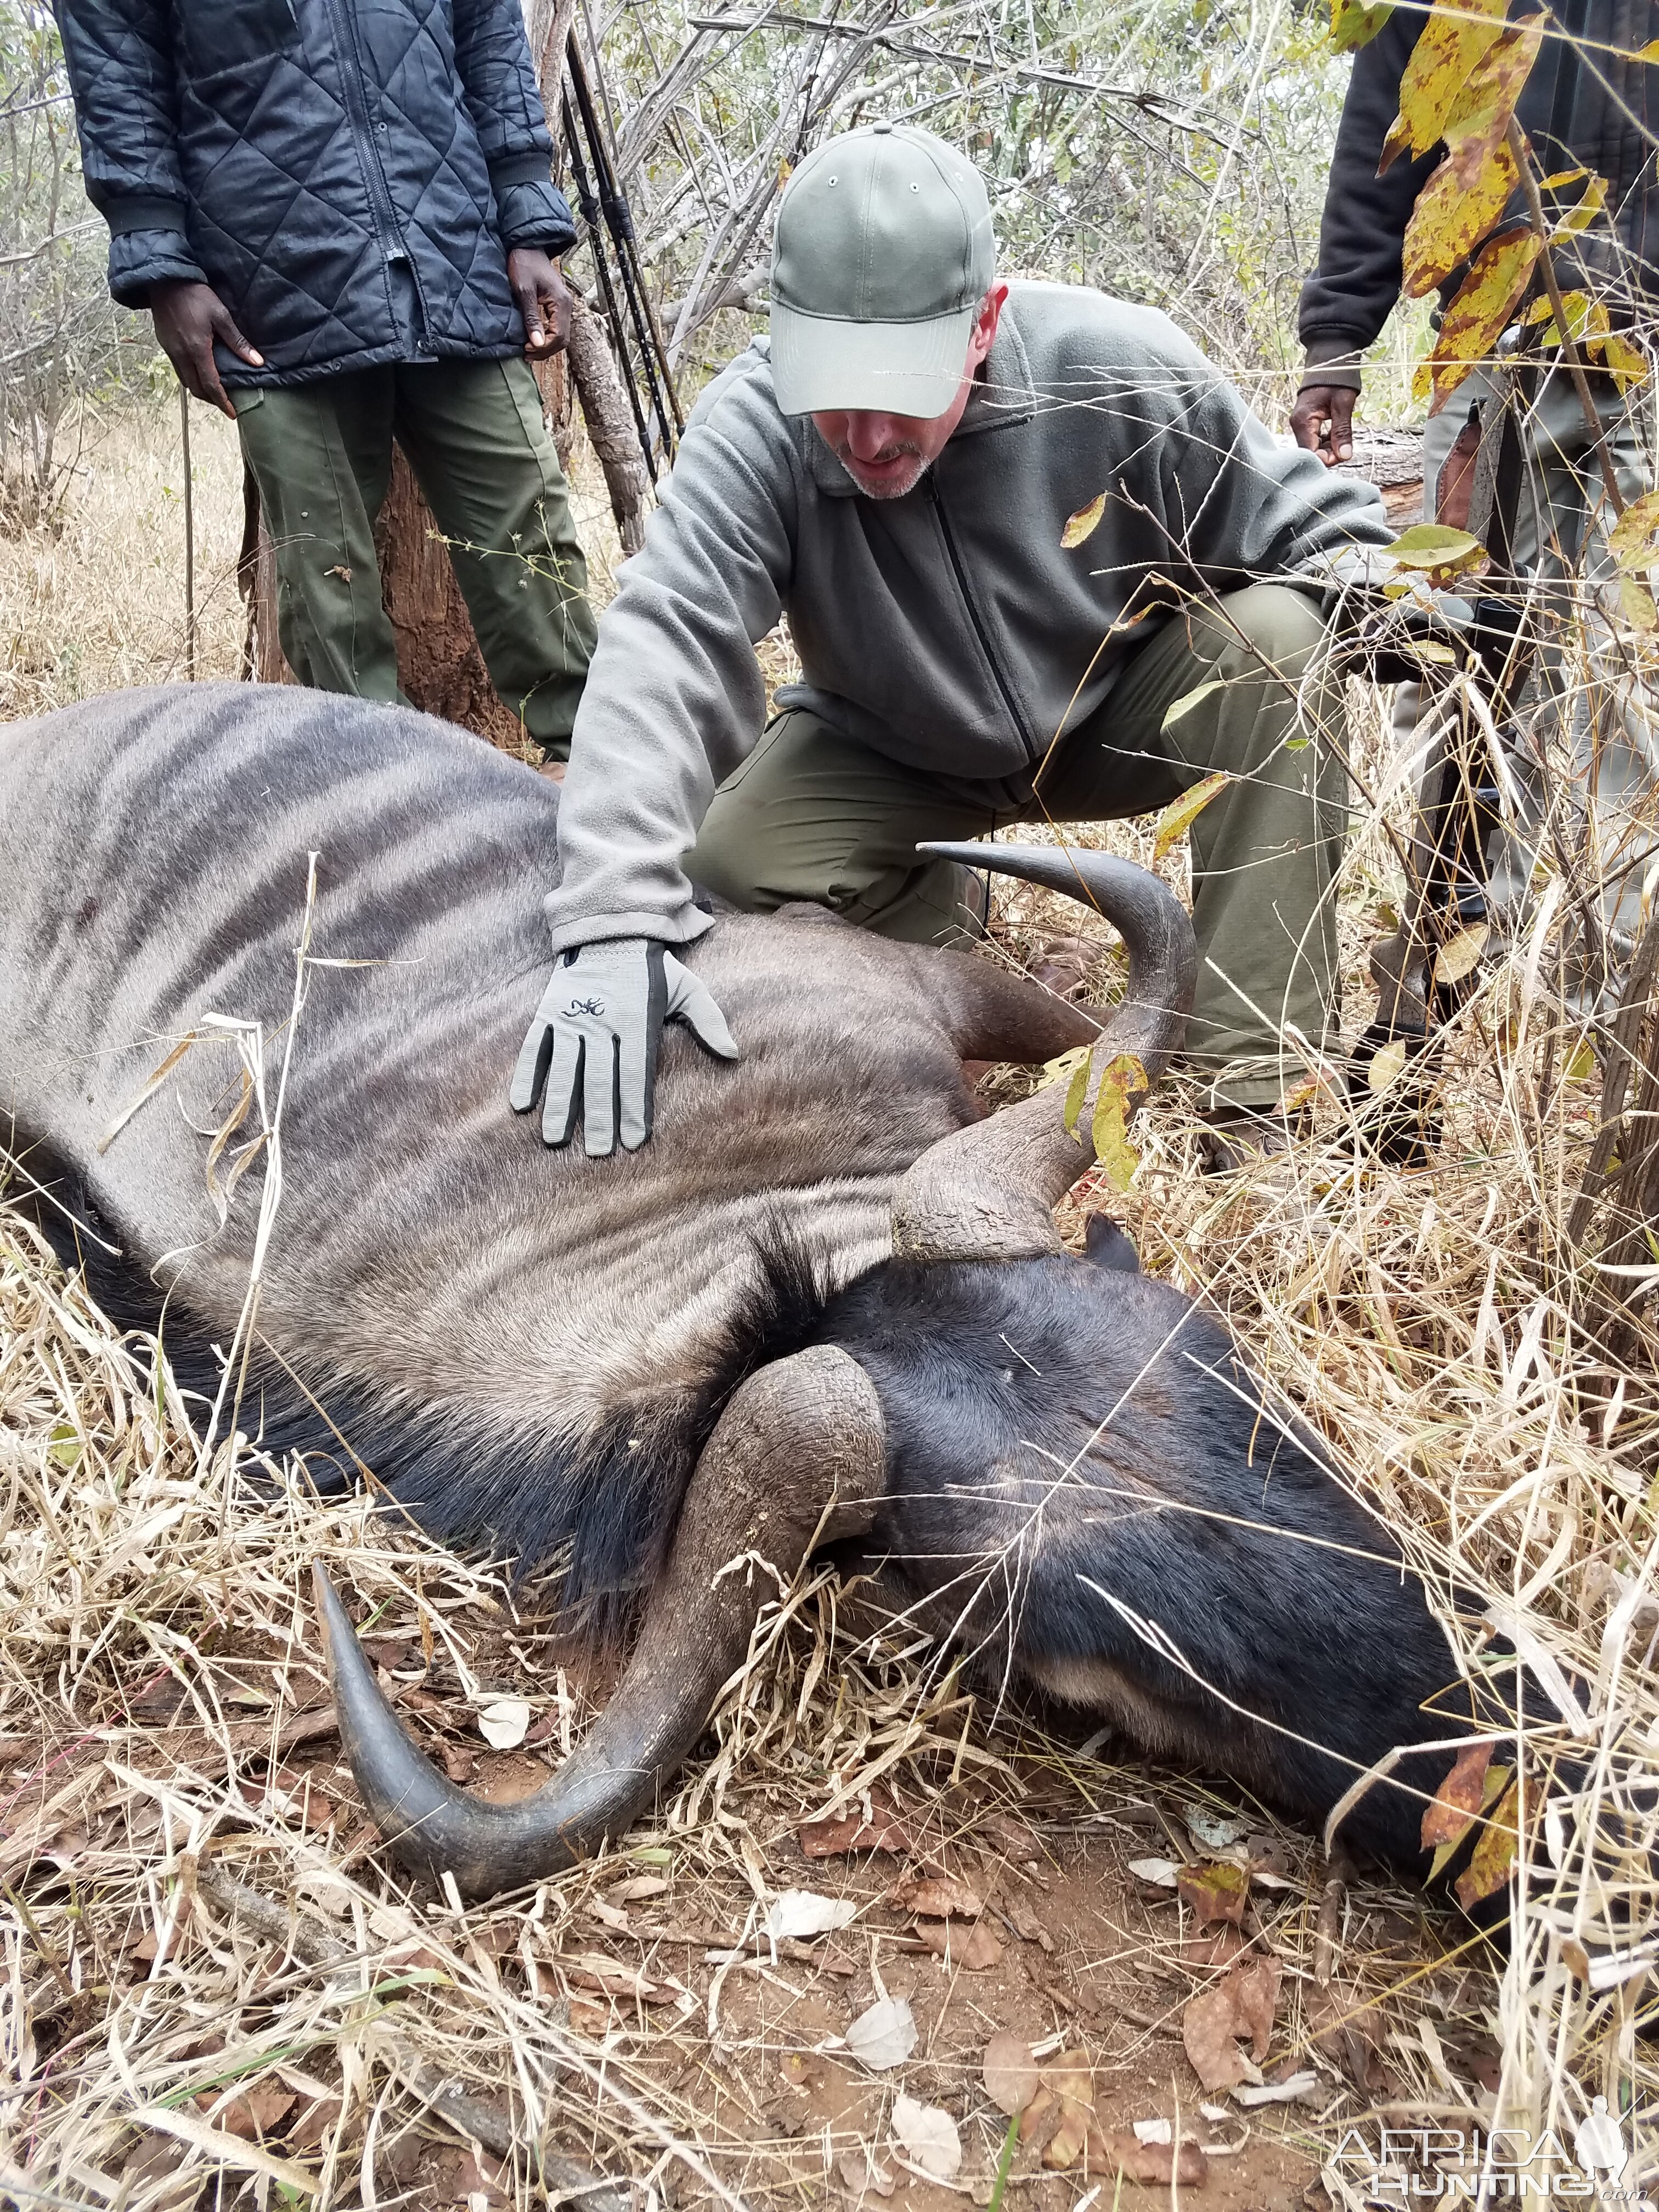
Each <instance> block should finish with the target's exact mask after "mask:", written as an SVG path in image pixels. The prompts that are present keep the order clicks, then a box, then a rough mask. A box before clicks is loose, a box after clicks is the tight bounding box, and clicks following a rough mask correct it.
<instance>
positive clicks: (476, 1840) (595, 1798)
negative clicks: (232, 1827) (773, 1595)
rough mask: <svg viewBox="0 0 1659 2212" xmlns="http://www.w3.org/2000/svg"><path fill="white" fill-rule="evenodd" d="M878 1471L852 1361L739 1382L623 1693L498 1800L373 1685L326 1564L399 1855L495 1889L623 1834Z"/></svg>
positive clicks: (872, 1487)
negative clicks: (778, 1595) (536, 1786)
mask: <svg viewBox="0 0 1659 2212" xmlns="http://www.w3.org/2000/svg"><path fill="white" fill-rule="evenodd" d="M883 1468H884V1447H883V1437H882V1422H881V1409H880V1406H879V1404H878V1400H877V1397H876V1393H875V1388H874V1386H873V1384H872V1383H871V1381H870V1378H869V1376H867V1375H866V1373H865V1372H864V1370H863V1369H862V1368H861V1367H860V1365H859V1364H858V1363H857V1362H856V1360H854V1359H851V1358H848V1355H847V1353H845V1352H840V1351H836V1350H835V1349H834V1348H833V1347H830V1346H817V1347H815V1348H814V1349H812V1350H811V1351H807V1352H797V1353H795V1355H794V1356H793V1358H788V1359H780V1360H775V1361H774V1362H773V1363H772V1364H771V1365H770V1366H768V1367H763V1368H762V1369H761V1370H760V1372H759V1373H758V1374H756V1375H751V1376H750V1377H749V1379H748V1380H747V1381H746V1382H745V1383H743V1384H742V1385H741V1386H740V1387H739V1389H738V1390H737V1391H735V1392H734V1393H733V1395H732V1399H731V1401H730V1403H729V1404H728V1405H727V1407H726V1410H725V1412H724V1413H722V1414H721V1415H720V1420H719V1422H718V1423H717V1425H716V1426H715V1429H714V1434H713V1435H712V1436H711V1437H709V1439H708V1443H707V1444H706V1445H705V1446H704V1448H703V1452H702V1457H701V1458H700V1459H699V1461H698V1462H697V1467H696V1474H694V1475H693V1476H692V1478H691V1482H690V1487H689V1488H688V1490H687V1492H686V1495H685V1503H684V1506H683V1507H682V1509H681V1511H680V1517H679V1524H678V1528H677V1529H676V1531H675V1535H674V1541H673V1546H672V1548H671V1552H670V1554H669V1559H668V1565H667V1567H666V1569H665V1571H664V1573H663V1575H662V1577H661V1579H660V1580H659V1583H657V1585H656V1588H655V1589H654V1590H653V1593H652V1596H651V1599H650V1601H649V1603H648V1605H647V1610H646V1617H645V1621H644V1625H643V1626H642V1628H641V1632H640V1637H639V1641H638V1643H637V1644H635V1648H634V1652H633V1656H632V1657H631V1658H630V1659H629V1663H628V1666H627V1668H626V1669H625V1670H624V1672H623V1678H622V1680H621V1681H620V1682H619V1683H618V1684H617V1689H616V1692H615V1694H614V1695H613V1696H612V1697H611V1700H610V1702H609V1704H608V1705H606V1706H605V1711H604V1712H603V1713H601V1714H600V1716H599V1719H598V1720H597V1721H596V1722H595V1723H594V1724H593V1727H592V1729H591V1730H590V1731H589V1733H588V1735H586V1738H585V1739H584V1740H583V1741H582V1742H581V1744H580V1746H579V1747H577V1749H576V1750H575V1751H574V1752H573V1753H571V1755H570V1757H569V1758H568V1759H566V1761H565V1762H564V1765H562V1767H561V1768H560V1770H559V1771H558V1773H557V1774H556V1776H555V1778H553V1780H552V1781H551V1782H550V1783H549V1784H547V1785H546V1786H545V1787H544V1789H541V1790H538V1791H537V1792H536V1793H535V1795H534V1796H530V1797H524V1798H520V1800H519V1801H518V1802H516V1803H513V1804H507V1805H492V1804H490V1803H489V1802H487V1801H485V1800H483V1799H481V1798H477V1797H469V1796H466V1795H465V1793H464V1792H463V1791H461V1790H457V1789H456V1788H454V1786H453V1784H451V1783H449V1782H447V1781H446V1780H445V1778H443V1776H442V1775H441V1774H440V1773H439V1772H438V1771H436V1769H435V1767H433V1766H432V1765H430V1764H429V1763H428V1760H427V1759H425V1758H424V1757H423V1756H422V1753H420V1752H419V1751H418V1750H417V1749H416V1747H415V1745H414V1744H413V1742H411V1741H410V1738H409V1736H408V1735H406V1734H405V1732H404V1728H403V1724H402V1723H401V1722H399V1721H398V1719H397V1718H396V1717H395V1716H394V1715H393V1713H392V1708H391V1707H390V1705H387V1703H386V1699H385V1698H383V1697H382V1696H381V1694H380V1687H379V1685H378V1684H377V1683H376V1681H375V1679H374V1671H373V1669H372V1668H371V1667H370V1665H369V1663H368V1659H367V1657H366V1656H364V1653H363V1650H362V1646H361V1645H360V1644H358V1642H357V1638H356V1633H355V1632H354V1631H353V1629H352V1626H351V1623H350V1621H349V1619H348V1618H347V1615H346V1611H345V1607H343V1605H342V1604H341V1602H340V1601H339V1599H338V1597H337V1595H335V1592H334V1589H333V1587H332V1585H331V1583H330V1582H329V1580H328V1577H327V1576H326V1575H325V1573H324V1572H323V1570H322V1568H321V1566H320V1565H319V1566H318V1567H317V1568H316V1569H315V1570H314V1572H315V1576H316V1583H317V1602H318V1606H319V1610H320V1612H321V1614H322V1619H323V1625H324V1630H325V1640H326V1643H327V1647H328V1666H329V1675H330V1679H331V1681H332V1684H333V1687H334V1703H335V1710H336V1711H337V1714H338V1716H339V1723H340V1741H341V1742H342V1743H343V1746H344V1747H345V1752H346V1756H347V1757H348V1759H349V1760H350V1761H351V1771H352V1773H353V1774H354V1775H355V1776H356V1782H357V1787H358V1789H359V1790H361V1791H362V1796H363V1802H364V1803H365V1804H366V1805H367V1806H368V1810H369V1812H370V1813H371V1814H373V1816H374V1820H375V1822H376V1825H377V1826H379V1828H380V1832H381V1834H382V1835H383V1836H384V1837H385V1838H386V1844H387V1846H388V1848H389V1849H390V1850H391V1851H392V1856H393V1857H394V1858H396V1859H397V1860H398V1862H399V1863H401V1864H402V1865H403V1866H404V1867H407V1868H408V1869H410V1871H411V1872H413V1873H416V1874H422V1875H426V1876H427V1877H428V1880H430V1881H439V1880H440V1879H441V1876H442V1875H444V1874H445V1873H449V1874H452V1875H453V1876H454V1878H455V1881H456V1884H457V1886H458V1887H459V1889H460V1891H461V1893H462V1894H463V1895H464V1896H467V1897H487V1896H490V1895H492V1894H493V1893H495V1892H496V1891H497V1890H502V1889H510V1888H513V1887H516V1886H517V1885H518V1884H520V1883H521V1882H526V1881H536V1880H537V1879H538V1878H539V1877H540V1876H542V1875H550V1874H556V1873H558V1872H559V1871H561V1870H562V1869H563V1868H565V1867H568V1866H570V1865H572V1864H574V1862H575V1861H576V1860H578V1859H580V1858H583V1857H586V1856H587V1855H588V1854H589V1853H591V1852H592V1851H593V1850H596V1849H597V1848H598V1846H599V1844H601V1843H602V1842H603V1841H604V1840H605V1838H606V1837H607V1836H617V1835H620V1834H621V1833H622V1832H623V1830H624V1829H626V1828H627V1826H628V1825H629V1822H630V1821H631V1820H633V1818H634V1816H635V1814H636V1813H638V1812H639V1811H640V1810H641V1808H642V1807H644V1806H646V1805H647V1804H648V1803H649V1802H650V1801H651V1798H652V1796H653V1793H654V1791H655V1790H656V1787H657V1784H658V1781H659V1778H661V1777H662V1776H663V1775H665V1774H669V1773H671V1772H672V1771H674V1769H675V1768H676V1767H677V1766H678V1765H679V1763H680V1761H681V1760H682V1759H684V1757H685V1755H686V1753H688V1752H689V1751H690V1748H691V1747H692V1745H693V1744H694V1743H696V1740H697V1738H698V1736H699V1735H701V1734H702V1730H703V1729H704V1728H705V1726H706V1725H707V1723H708V1716H709V1712H710V1711H711V1709H712V1708H713V1705H714V1700H715V1698H716V1697H717V1695H718V1694H719V1692H720V1686H721V1685H722V1684H723V1683H724V1682H725V1681H726V1679H727V1678H728V1676H729V1675H730V1674H732V1670H733V1669H734V1668H737V1667H738V1666H739V1665H740V1664H741V1663H742V1661H743V1657H744V1653H745V1652H746V1650H748V1648H749V1637H750V1630H751V1629H752V1628H753V1626H754V1623H755V1619H756V1616H757V1613H759V1610H760V1607H761V1604H762V1602H763V1599H764V1598H765V1596H766V1595H767V1594H768V1592H769V1590H771V1589H774V1588H775V1584H774V1583H773V1580H772V1577H771V1575H770V1573H769V1571H768V1565H771V1566H774V1567H775V1568H776V1569H777V1570H778V1571H779V1572H780V1573H781V1574H782V1575H783V1576H785V1577H789V1576H792V1575H793V1573H794V1571H795V1570H796V1568H797V1567H798V1566H799V1565H800V1563H801V1561H802V1559H804V1558H805V1556H806V1553H807V1551H808V1549H809V1547H811V1544H812V1542H813V1541H814V1539H815V1538H817V1539H820V1540H828V1539H829V1538H832V1537H837V1536H848V1535H855V1534H862V1533H863V1532H864V1531H865V1530H866V1529H868V1528H869V1527H870V1525H871V1523H872V1519H873V1517H874V1510H875V1503H876V1500H877V1499H878V1498H879V1496H880V1494H881V1488H882V1477H883Z"/></svg>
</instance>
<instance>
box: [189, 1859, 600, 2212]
mask: <svg viewBox="0 0 1659 2212" xmlns="http://www.w3.org/2000/svg"><path fill="white" fill-rule="evenodd" d="M196 1890H197V1895H198V1896H200V1897H204V1898H206V1899H208V1900H209V1901H210V1903H211V1904H213V1905H216V1906H217V1907H218V1909H219V1911H221V1912H222V1913H223V1914H224V1916H225V1917H226V1918H227V1919H228V1920H240V1921H243V1922H245V1923H246V1925H247V1926H248V1927H250V1928H252V1929H254V1930H255V1932H256V1933H257V1934H258V1935H260V1936H265V1937H266V1938H267V1939H268V1940H269V1941H270V1942H273V1943H280V1944H282V1945H283V1946H284V1948H287V1949H289V1950H290V1951H292V1952H293V1954H294V1955H295V1958H296V1959H298V1960H300V1961H301V1964H302V1965H305V1966H325V1967H333V1966H351V1965H353V1964H354V1963H355V1962H356V1954H355V1953H354V1952H352V1951H350V1950H349V1949H348V1948H347V1947H346V1946H345V1945H344V1944H343V1943H341V1942H337V1940H336V1939H335V1938H334V1937H333V1936H330V1935H328V1934H327V1933H326V1932H325V1930H324V1929H320V1928H319V1927H318V1926H317V1925H316V1923H315V1922H313V1921H310V1920H307V1919H306V1918H305V1917H303V1916H301V1915H300V1914H298V1913H295V1915H293V1916H292V1917H290V1916H289V1914H288V1913H286V1912H285V1911H283V1908H282V1907H281V1906H280V1905H273V1904H272V1903H271V1901H270V1899H269V1898H266V1897H262V1896H261V1895H260V1894H259V1892H258V1890H257V1889H250V1888H249V1887H247V1885H246V1882H240V1881H236V1880H235V1879H234V1877H233V1876H232V1875H226V1874H221V1873H219V1872H218V1871H217V1869H215V1868H213V1867H210V1866H204V1867H200V1868H198V1869H197V1875H196ZM384 2047H385V2048H386V2051H387V2052H388V2054H389V2055H390V2057H391V2059H392V2065H393V2066H394V2067H395V2069H397V2071H398V2073H399V2074H400V2075H403V2077H404V2080H405V2081H407V2082H408V2084H409V2086H410V2088H412V2089H413V2090H414V2092H415V2093H416V2096H417V2097H419V2098H421V2099H422V2100H423V2101H424V2102H425V2103H426V2104H428V2106H430V2107H431V2109H432V2110H433V2111H434V2112H436V2113H437V2115H438V2117H439V2118H440V2119H442V2120H447V2122H448V2123H449V2124H450V2126H451V2127H453V2128H455V2129H458V2130H459V2131H460V2133H461V2134H462V2135H464V2136H470V2137H471V2140H472V2141H473V2142H477V2143H482V2144H483V2148H485V2149H486V2150H487V2151H489V2152H491V2153H492V2154H494V2155H495V2157H497V2158H506V2159H510V2158H511V2157H512V2156H513V2152H514V2149H515V2148H518V2142H517V2136H516V2131H515V2130H514V2129H513V2123H512V2121H511V2120H510V2119H505V2118H502V2116H501V2113H500V2112H497V2111H496V2110H495V2107H494V2106H491V2105H487V2104H485V2103H484V2102H483V2100H482V2099H481V2098H477V2097H469V2096H468V2095H467V2094H466V2093H465V2091H464V2090H461V2089H458V2088H457V2087H455V2086H454V2084H453V2082H451V2081H446V2080H445V2079H444V2077H443V2075H441V2073H439V2071H438V2069H436V2067H435V2066H429V2065H428V2063H427V2062H426V2061H425V2060H424V2059H423V2058H418V2057H416V2055H415V2054H414V2052H413V2051H409V2050H407V2049H405V2048H404V2045H402V2044H400V2043H398V2041H397V2040H396V2039H388V2040H387V2041H386V2045H385V2046H384ZM532 2156H533V2160H534V2163H535V2165H536V2166H537V2168H538V2171H539V2173H540V2176H541V2179H542V2180H543V2181H544V2184H545V2185H546V2186H547V2190H548V2194H549V2196H550V2197H580V2199H581V2201H582V2203H584V2204H586V2205H587V2206H589V2207H591V2208H592V2212H629V2189H628V2185H627V2184H626V2183H625V2182H624V2183H623V2184H621V2185H618V2184H617V2183H616V2182H614V2181H611V2180H608V2179H606V2178H605V2176H604V2175H602V2174H598V2173H591V2172H589V2171H588V2169H587V2168H586V2166H582V2165H580V2164H579V2163H578V2162H577V2160H574V2159H573V2158H566V2157H564V2156H563V2155H562V2154H561V2153H560V2152H558V2151H550V2150H544V2149H537V2150H535V2151H534V2152H533V2153H532Z"/></svg>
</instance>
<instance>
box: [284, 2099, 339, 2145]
mask: <svg viewBox="0 0 1659 2212" xmlns="http://www.w3.org/2000/svg"><path fill="white" fill-rule="evenodd" d="M344 2109H345V2105H344V2100H343V2099H342V2098H339V2097H313V2099H312V2100H311V2102H310V2103H309V2104H308V2105H307V2106H306V2108H305V2110H304V2111H303V2112H301V2114H300V2117H299V2118H298V2119H297V2120H295V2122H294V2123H293V2124H292V2125H291V2126H290V2127H289V2130H288V2132H287V2134H286V2136H284V2138H283V2140H284V2142H286V2144H287V2147H288V2148H289V2150H290V2151H292V2152H295V2153H296V2154H297V2153H299V2152H301V2151H307V2150H317V2149H319V2148H321V2145H322V2141H323V2138H324V2136H325V2135H327V2134H328V2132H329V2130H330V2129H331V2128H332V2127H333V2125H334V2124H335V2123H336V2121H337V2119H338V2118H339V2117H340V2114H341V2113H342V2112H343V2111H344Z"/></svg>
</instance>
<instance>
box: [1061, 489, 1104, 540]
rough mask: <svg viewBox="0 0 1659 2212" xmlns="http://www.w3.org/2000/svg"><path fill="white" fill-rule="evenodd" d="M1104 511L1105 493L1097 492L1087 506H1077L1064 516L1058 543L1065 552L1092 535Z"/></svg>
mask: <svg viewBox="0 0 1659 2212" xmlns="http://www.w3.org/2000/svg"><path fill="white" fill-rule="evenodd" d="M1105 512H1106V495H1105V493H1104V492H1103V491H1101V492H1097V493H1096V494H1095V495H1094V497H1093V498H1092V499H1091V501H1089V504H1088V505H1087V507H1079V509H1078V511H1077V513H1075V514H1069V515H1067V516H1066V527H1065V529H1064V530H1062V531H1061V532H1060V544H1061V545H1062V546H1063V547H1064V548H1065V550H1066V551H1067V552H1070V550H1071V549H1072V548H1073V545H1081V544H1082V543H1083V541H1084V539H1085V538H1091V537H1092V536H1093V535H1094V532H1095V530H1096V527H1097V525H1098V524H1099V521H1100V518H1101V516H1102V515H1103V514H1104V513H1105Z"/></svg>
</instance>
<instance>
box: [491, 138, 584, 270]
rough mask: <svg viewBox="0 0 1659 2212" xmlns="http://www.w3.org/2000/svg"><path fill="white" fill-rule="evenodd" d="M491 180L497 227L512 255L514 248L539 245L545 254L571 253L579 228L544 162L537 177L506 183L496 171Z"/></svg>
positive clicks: (502, 241) (503, 243)
mask: <svg viewBox="0 0 1659 2212" xmlns="http://www.w3.org/2000/svg"><path fill="white" fill-rule="evenodd" d="M501 166H502V167H506V164H505V163H503V164H502V165H501ZM491 181H492V182H493V183H494V185H495V228H496V229H497V230H498V231H499V232H500V234H501V243H502V245H503V246H506V247H507V249H508V251H509V252H510V251H511V250H512V248H513V246H540V247H541V248H542V250H543V252H545V253H568V252H569V250H570V248H571V247H572V246H574V244H575V242H576V226H575V224H574V222H572V221H571V220H570V210H569V208H568V206H567V205H566V204H565V197H564V194H563V193H562V191H559V189H558V187H557V186H556V185H555V184H554V183H553V182H552V180H551V179H550V177H549V176H548V173H547V163H546V161H545V160H543V161H541V167H540V173H539V174H538V175H532V176H531V177H521V178H519V179H514V180H511V181H507V182H505V183H504V182H503V181H502V179H501V175H500V173H499V172H497V173H496V174H495V176H494V177H493V178H492V179H491Z"/></svg>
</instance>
